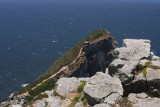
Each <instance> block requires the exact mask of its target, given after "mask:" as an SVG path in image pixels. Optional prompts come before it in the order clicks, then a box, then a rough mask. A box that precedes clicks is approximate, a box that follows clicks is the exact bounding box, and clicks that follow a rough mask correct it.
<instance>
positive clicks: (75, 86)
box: [0, 29, 160, 107]
mask: <svg viewBox="0 0 160 107" xmlns="http://www.w3.org/2000/svg"><path fill="white" fill-rule="evenodd" d="M22 106H23V107H93V106H94V107H151V106H154V107H160V57H158V56H153V55H152V54H151V41H150V40H145V39H124V40H123V47H118V46H117V42H116V41H115V40H114V38H113V37H112V36H111V34H110V33H109V32H108V31H106V30H103V29H99V30H95V31H94V32H93V33H92V34H90V35H89V36H88V37H86V38H85V39H84V40H82V41H81V42H79V43H78V44H77V45H75V46H74V47H72V48H71V49H69V50H68V51H67V52H66V53H64V54H63V55H62V56H61V57H60V58H59V59H58V60H57V61H55V62H54V63H53V65H52V66H51V67H50V68H49V70H48V71H47V72H45V73H44V74H42V75H41V76H40V77H39V78H38V79H37V80H35V81H34V82H33V83H31V84H29V85H28V86H26V87H25V88H24V89H22V90H20V91H19V92H17V93H16V94H12V95H11V96H10V98H9V99H8V100H7V101H4V102H2V103H1V105H0V107H22Z"/></svg>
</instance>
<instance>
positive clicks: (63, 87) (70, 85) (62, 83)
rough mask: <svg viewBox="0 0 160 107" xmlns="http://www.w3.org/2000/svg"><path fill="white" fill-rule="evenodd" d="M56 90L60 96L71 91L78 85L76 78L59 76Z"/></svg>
mask: <svg viewBox="0 0 160 107" xmlns="http://www.w3.org/2000/svg"><path fill="white" fill-rule="evenodd" d="M56 84H57V88H56V92H57V93H58V94H59V95H61V96H66V94H67V93H69V92H73V91H75V90H76V87H77V86H78V79H77V78H61V79H59V80H58V82H57V83H56Z"/></svg>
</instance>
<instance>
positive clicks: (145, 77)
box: [134, 57, 160, 97]
mask: <svg viewBox="0 0 160 107" xmlns="http://www.w3.org/2000/svg"><path fill="white" fill-rule="evenodd" d="M157 58H158V57H157ZM158 59H159V58H158ZM147 63H148V64H149V65H148V66H146V68H145V70H143V72H140V73H139V74H138V75H137V76H136V78H135V83H134V92H149V93H150V94H152V95H153V96H156V97H158V96H160V95H159V92H160V60H155V59H154V60H153V59H152V60H141V61H140V64H141V65H143V66H145V65H146V64H147Z"/></svg>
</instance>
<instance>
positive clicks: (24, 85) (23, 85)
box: [21, 83, 29, 87]
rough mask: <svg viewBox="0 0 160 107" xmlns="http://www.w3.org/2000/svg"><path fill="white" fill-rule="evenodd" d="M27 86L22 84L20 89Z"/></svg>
mask: <svg viewBox="0 0 160 107" xmlns="http://www.w3.org/2000/svg"><path fill="white" fill-rule="evenodd" d="M27 85H29V84H28V83H27V84H22V85H21V87H26V86H27Z"/></svg>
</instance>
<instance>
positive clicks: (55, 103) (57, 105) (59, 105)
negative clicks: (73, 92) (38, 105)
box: [46, 97, 65, 107]
mask: <svg viewBox="0 0 160 107" xmlns="http://www.w3.org/2000/svg"><path fill="white" fill-rule="evenodd" d="M46 102H47V104H48V105H47V106H50V107H64V105H65V101H63V100H61V99H60V98H57V97H49V98H47V99H46Z"/></svg>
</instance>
